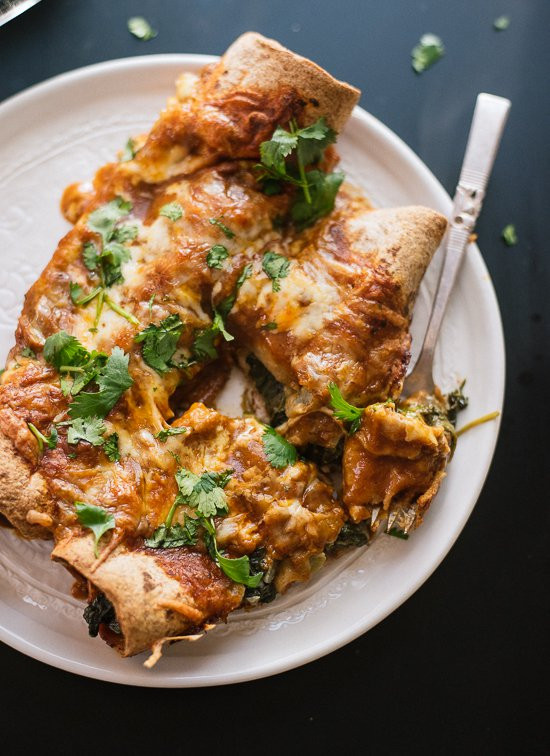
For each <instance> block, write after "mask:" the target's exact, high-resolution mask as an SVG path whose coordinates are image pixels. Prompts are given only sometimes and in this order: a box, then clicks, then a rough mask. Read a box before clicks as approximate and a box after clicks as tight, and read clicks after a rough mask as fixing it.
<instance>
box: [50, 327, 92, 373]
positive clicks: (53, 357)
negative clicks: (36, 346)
mask: <svg viewBox="0 0 550 756" xmlns="http://www.w3.org/2000/svg"><path fill="white" fill-rule="evenodd" d="M89 357H90V353H89V352H88V350H87V349H86V348H85V347H83V346H82V344H81V343H80V341H79V340H78V339H77V338H75V337H74V336H71V335H70V334H68V333H67V332H66V331H58V332H57V333H54V334H52V335H51V336H48V338H47V339H46V341H45V342H44V359H45V360H46V362H48V363H49V364H50V365H53V366H54V367H55V368H56V369H57V370H60V369H61V368H62V367H64V366H71V367H79V366H81V365H83V364H84V363H85V362H87V361H88V360H89Z"/></svg>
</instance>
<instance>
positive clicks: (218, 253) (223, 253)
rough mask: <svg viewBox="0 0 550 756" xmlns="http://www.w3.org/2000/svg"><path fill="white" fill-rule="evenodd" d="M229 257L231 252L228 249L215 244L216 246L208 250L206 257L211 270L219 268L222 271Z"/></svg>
mask: <svg viewBox="0 0 550 756" xmlns="http://www.w3.org/2000/svg"><path fill="white" fill-rule="evenodd" d="M228 256H229V252H228V250H227V247H224V246H223V244H214V246H213V247H211V248H210V249H209V250H208V253H207V255H206V264H207V265H208V267H209V268H217V269H218V270H222V269H223V265H222V263H223V261H224V260H225V259H227V257H228Z"/></svg>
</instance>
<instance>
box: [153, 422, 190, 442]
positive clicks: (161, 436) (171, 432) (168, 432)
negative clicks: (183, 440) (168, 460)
mask: <svg viewBox="0 0 550 756" xmlns="http://www.w3.org/2000/svg"><path fill="white" fill-rule="evenodd" d="M181 433H187V428H184V427H183V425H178V426H176V427H175V428H174V427H171V428H164V429H163V430H161V431H159V432H158V433H157V434H156V436H155V438H158V440H159V441H162V442H164V441H166V439H167V438H169V437H170V436H179V435H180V434H181Z"/></svg>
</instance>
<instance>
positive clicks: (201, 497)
mask: <svg viewBox="0 0 550 756" xmlns="http://www.w3.org/2000/svg"><path fill="white" fill-rule="evenodd" d="M232 474H233V470H224V472H222V473H214V472H207V471H205V472H203V473H202V475H200V476H199V475H195V473H192V472H191V471H190V470H187V469H186V468H185V467H180V469H179V470H178V471H177V473H176V482H177V484H178V489H179V495H178V496H179V501H180V503H181V504H187V505H188V506H190V507H192V508H193V509H196V510H197V512H198V513H199V514H201V515H202V516H203V517H213V516H215V515H219V514H225V513H227V511H228V510H227V499H226V498H225V493H224V491H223V489H224V488H225V487H226V485H227V484H228V482H229V479H230V478H231V475H232Z"/></svg>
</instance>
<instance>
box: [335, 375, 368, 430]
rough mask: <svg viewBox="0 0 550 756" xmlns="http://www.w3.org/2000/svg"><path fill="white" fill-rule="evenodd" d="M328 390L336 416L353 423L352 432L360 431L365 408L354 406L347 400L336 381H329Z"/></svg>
mask: <svg viewBox="0 0 550 756" xmlns="http://www.w3.org/2000/svg"><path fill="white" fill-rule="evenodd" d="M328 390H329V394H330V406H331V407H332V409H333V410H334V416H335V417H337V418H338V420H343V421H344V422H347V423H351V425H350V429H349V432H350V433H355V432H356V431H358V430H359V426H360V425H361V416H362V415H363V412H364V411H365V410H364V408H361V407H354V406H353V404H350V403H349V402H347V401H346V400H345V399H344V397H343V396H342V392H341V391H340V389H339V388H338V386H337V385H336V384H335V383H329V384H328Z"/></svg>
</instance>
